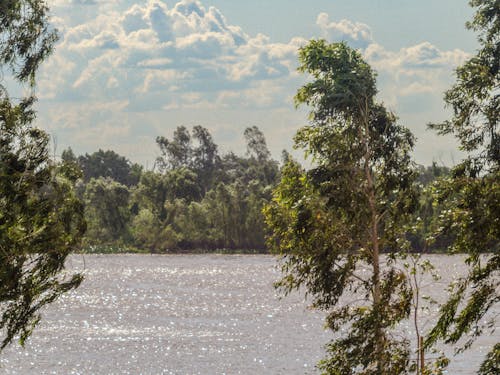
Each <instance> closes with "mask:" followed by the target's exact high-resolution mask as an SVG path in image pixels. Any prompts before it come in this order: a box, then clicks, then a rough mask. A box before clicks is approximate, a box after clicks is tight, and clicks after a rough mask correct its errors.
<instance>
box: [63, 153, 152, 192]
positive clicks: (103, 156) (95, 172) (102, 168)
mask: <svg viewBox="0 0 500 375" xmlns="http://www.w3.org/2000/svg"><path fill="white" fill-rule="evenodd" d="M70 150H71V149H69V150H65V151H64V152H63V155H62V156H64V157H69V156H70V155H69V154H68V152H69V151H70ZM78 164H79V165H80V167H81V168H82V171H83V178H84V181H85V182H88V181H90V179H92V178H99V177H110V178H112V179H113V180H115V181H117V182H119V183H120V184H123V185H126V186H128V187H131V186H134V185H137V183H138V182H139V178H140V176H141V173H142V167H140V166H139V165H138V164H132V163H131V162H130V160H128V159H127V158H126V157H124V156H120V155H118V154H117V153H116V152H114V151H112V150H107V151H103V150H99V151H96V152H94V153H92V154H90V155H89V154H85V155H82V156H79V157H78Z"/></svg>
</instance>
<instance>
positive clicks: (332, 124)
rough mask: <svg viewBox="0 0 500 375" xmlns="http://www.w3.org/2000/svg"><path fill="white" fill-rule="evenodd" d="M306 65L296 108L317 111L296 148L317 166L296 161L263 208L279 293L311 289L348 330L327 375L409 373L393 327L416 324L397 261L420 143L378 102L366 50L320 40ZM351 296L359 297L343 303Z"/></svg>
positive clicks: (404, 343) (308, 49) (335, 346)
mask: <svg viewBox="0 0 500 375" xmlns="http://www.w3.org/2000/svg"><path fill="white" fill-rule="evenodd" d="M299 58H300V62H301V65H300V67H299V70H300V71H302V72H304V73H308V74H310V75H311V76H312V78H313V81H312V82H310V83H307V84H306V85H304V86H303V87H301V88H300V89H299V90H298V93H297V96H296V103H297V105H300V104H307V105H309V106H310V107H312V111H311V114H310V119H311V124H310V125H309V126H306V127H303V128H302V129H300V130H299V131H298V133H297V135H296V137H295V144H296V146H297V147H301V148H304V149H305V150H306V154H307V155H310V156H311V157H312V160H313V167H312V168H311V169H310V170H309V171H304V170H303V169H302V168H301V167H300V166H299V165H298V164H297V163H295V162H293V161H291V162H289V163H288V164H287V166H286V167H285V168H284V170H283V171H282V179H281V182H280V183H279V185H278V187H277V188H276V190H275V192H274V198H273V201H272V203H271V204H270V205H268V206H267V207H266V210H265V215H266V221H267V224H268V225H269V227H270V229H271V235H270V237H269V241H268V243H269V246H270V247H271V248H272V249H273V250H274V251H275V252H277V253H278V254H280V255H281V259H282V271H283V273H284V277H283V279H282V280H281V281H280V282H279V283H278V287H280V288H282V289H283V290H284V291H285V292H290V291H291V290H293V289H298V288H299V287H301V286H304V287H305V288H306V291H307V293H308V294H309V295H311V297H312V299H313V305H314V306H315V307H317V308H321V309H324V310H326V311H328V317H327V326H328V327H329V328H330V329H332V330H333V331H335V332H345V333H344V334H343V335H341V336H340V337H339V338H338V339H336V340H334V341H332V342H331V343H330V344H329V345H328V348H327V349H328V353H329V357H328V358H326V359H325V360H323V361H322V362H321V363H320V365H319V367H320V369H321V370H322V371H323V372H324V373H327V374H354V373H356V374H382V373H390V374H400V373H405V372H406V371H407V369H408V368H409V342H408V340H406V339H404V338H398V337H397V335H394V334H392V329H393V328H394V327H395V326H396V325H397V324H398V323H399V322H400V321H401V320H403V319H406V318H408V316H409V313H410V307H411V298H412V291H411V289H410V287H409V284H408V281H407V279H406V277H405V274H404V272H402V271H401V270H400V269H398V267H396V266H395V264H394V260H395V259H396V258H397V254H398V253H399V252H405V251H406V250H407V247H408V243H407V241H406V229H407V226H406V225H405V223H408V222H409V221H410V218H411V213H412V211H413V210H414V209H415V207H416V205H417V191H416V190H415V189H414V187H413V182H414V180H415V177H416V173H415V171H414V169H413V164H412V162H411V159H410V156H409V152H410V150H411V148H412V146H413V136H412V135H411V133H410V132H409V131H408V130H407V129H406V128H404V127H403V126H401V125H399V124H398V123H397V119H396V117H395V116H394V115H393V114H392V113H390V112H388V111H387V110H386V109H385V108H384V107H383V105H381V104H378V103H376V102H375V94H376V87H375V74H374V73H373V71H372V70H371V68H370V67H369V66H368V64H366V62H364V61H363V59H362V57H361V55H360V54H359V53H358V52H356V51H354V50H352V49H351V48H349V47H348V46H347V45H345V44H343V43H337V44H327V43H326V42H325V41H323V40H312V41H310V42H309V44H307V45H306V46H305V47H303V48H301V50H300V52H299ZM382 251H383V252H386V253H387V254H388V255H387V256H386V261H387V265H386V266H385V267H384V269H381V260H380V254H381V253H382ZM360 268H365V269H367V270H368V272H367V273H361V272H360ZM346 293H349V295H354V296H355V297H354V298H355V299H354V300H353V301H349V302H346V301H344V300H343V299H342V298H343V296H345V294H346ZM344 298H345V297H344Z"/></svg>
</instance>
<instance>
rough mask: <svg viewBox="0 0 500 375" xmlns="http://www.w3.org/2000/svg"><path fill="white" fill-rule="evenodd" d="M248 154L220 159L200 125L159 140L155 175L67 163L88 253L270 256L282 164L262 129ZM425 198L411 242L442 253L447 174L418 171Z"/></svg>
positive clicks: (67, 155) (436, 169)
mask: <svg viewBox="0 0 500 375" xmlns="http://www.w3.org/2000/svg"><path fill="white" fill-rule="evenodd" d="M243 136H244V138H245V141H246V153H245V155H236V154H235V153H233V152H228V153H226V154H220V153H219V151H218V150H219V147H218V145H217V144H215V143H214V140H213V137H212V135H211V134H210V132H209V131H208V130H207V129H206V128H204V127H202V126H199V125H198V126H194V127H193V128H192V129H191V130H189V129H188V128H186V127H184V126H179V127H177V129H176V130H175V131H174V133H173V137H172V138H171V139H169V138H166V137H163V136H159V137H157V139H156V143H157V145H158V148H159V152H160V154H161V156H160V157H159V158H158V159H157V160H156V162H155V165H154V167H153V168H152V170H145V169H144V167H143V166H141V165H139V164H136V163H133V162H131V161H130V160H128V159H127V158H125V157H124V156H121V155H119V154H117V153H116V152H114V151H111V150H107V151H103V150H98V151H96V152H94V153H91V154H88V153H87V154H85V155H80V156H75V155H74V153H73V151H72V150H71V149H70V148H69V149H66V150H64V151H63V152H62V155H61V159H62V161H63V162H65V163H69V164H70V165H71V164H73V166H74V167H75V168H76V169H80V170H81V171H82V176H81V179H80V181H79V183H78V184H77V192H78V195H79V196H80V198H81V199H82V201H83V202H84V205H85V219H86V221H87V232H86V235H85V237H84V245H83V251H86V252H119V251H147V252H154V253H165V252H178V251H241V252H266V251H267V250H266V244H265V237H266V233H265V224H264V218H263V214H262V208H263V207H264V205H265V204H266V203H269V202H270V200H271V198H272V192H273V190H274V189H275V187H276V186H277V184H278V182H279V180H280V165H281V166H284V165H285V164H286V162H287V161H288V160H289V159H290V158H291V156H290V154H289V153H288V152H287V151H283V155H282V159H283V160H281V161H277V160H275V159H273V158H272V156H271V153H270V152H269V150H268V147H267V145H266V140H265V136H264V134H263V133H262V131H261V130H259V128H258V127H255V126H254V127H249V128H247V129H246V130H245V131H244V134H243ZM414 168H415V173H417V174H418V178H417V181H416V186H415V188H416V189H417V191H418V192H419V194H420V200H419V205H418V208H417V209H416V211H415V215H414V219H415V220H414V223H413V226H412V227H409V228H408V239H409V240H410V242H411V244H412V249H413V250H414V251H416V252H427V251H431V252H434V251H440V250H442V249H445V248H446V246H447V241H448V240H447V239H446V238H439V239H438V240H437V241H434V242H432V243H430V242H429V241H427V240H426V238H427V237H428V235H429V233H430V232H431V231H432V230H433V228H432V224H433V223H434V222H435V217H434V216H435V214H436V212H438V210H437V209H436V206H435V205H433V203H432V202H433V199H432V183H433V182H434V181H435V180H436V179H437V178H438V177H445V176H447V175H448V174H449V169H448V168H447V167H444V166H438V165H437V164H433V165H432V166H430V167H424V166H414Z"/></svg>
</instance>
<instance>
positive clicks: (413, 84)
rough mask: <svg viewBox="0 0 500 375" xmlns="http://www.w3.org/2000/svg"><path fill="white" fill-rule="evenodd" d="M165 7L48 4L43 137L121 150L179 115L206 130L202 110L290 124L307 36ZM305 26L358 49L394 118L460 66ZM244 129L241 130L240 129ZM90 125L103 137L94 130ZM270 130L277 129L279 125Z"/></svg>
mask: <svg viewBox="0 0 500 375" xmlns="http://www.w3.org/2000/svg"><path fill="white" fill-rule="evenodd" d="M168 4H171V5H172V6H169V5H168ZM168 4H167V1H166V0H142V1H135V0H52V1H51V3H49V5H50V6H51V7H52V9H53V11H54V14H55V16H54V17H53V19H52V21H53V24H54V25H55V26H56V27H57V28H58V29H59V31H60V34H61V40H60V42H59V43H58V45H57V48H56V52H55V54H54V55H53V56H52V57H51V58H50V59H49V60H48V62H47V63H46V64H45V65H44V68H43V71H42V72H41V74H40V76H39V79H38V83H39V96H40V99H41V102H42V103H48V104H46V105H47V108H50V111H49V112H47V114H46V115H43V116H41V117H43V119H44V121H45V122H46V124H48V125H47V126H48V127H49V129H50V130H55V129H59V130H60V131H62V132H63V134H71V137H70V139H71V140H78V141H79V142H82V144H88V145H90V144H92V142H93V141H92V139H94V138H96V137H101V138H102V137H105V138H106V140H107V141H109V142H113V139H115V138H116V139H118V138H119V139H120V142H121V143H128V144H132V143H133V140H132V139H133V138H132V137H137V138H141V137H142V138H141V139H146V138H147V137H148V136H149V137H150V138H151V139H153V140H154V136H156V135H157V134H158V133H155V134H149V133H147V132H148V131H153V130H151V128H150V127H149V128H148V126H147V125H145V123H146V122H148V123H149V122H150V123H154V124H156V125H155V126H157V128H159V127H160V125H159V124H162V123H163V122H164V120H163V119H164V118H165V117H166V114H167V113H168V114H171V113H177V114H179V113H183V115H186V116H188V117H189V116H191V117H189V118H193V119H201V120H203V121H204V122H203V125H207V126H208V125H209V123H208V121H209V120H208V119H207V116H206V114H207V113H216V112H217V113H218V114H221V113H230V112H231V113H237V112H238V111H240V112H244V113H246V114H247V115H246V117H248V116H250V114H256V113H263V112H259V111H267V112H266V113H271V112H272V113H274V114H276V113H280V114H279V115H267V116H269V117H270V118H271V117H272V118H273V122H272V123H271V122H270V123H268V124H267V125H266V123H259V122H257V123H256V124H257V125H259V126H262V127H263V129H264V130H265V131H266V133H267V132H269V133H272V132H273V131H274V130H273V126H275V124H276V121H277V119H284V118H287V119H290V118H291V117H290V116H292V115H290V116H289V117H286V116H284V115H283V111H289V112H290V113H295V112H293V111H294V110H293V95H294V93H295V91H296V89H297V88H298V87H299V86H300V85H301V84H302V83H303V82H304V80H305V79H307V77H304V76H303V75H302V74H299V73H298V72H297V70H296V68H297V51H298V49H299V48H300V47H301V46H303V45H305V44H306V43H307V40H306V39H304V38H303V37H301V36H295V37H292V38H291V39H290V41H289V42H287V43H277V42H275V41H273V40H272V39H271V38H270V37H268V36H266V35H264V34H257V35H249V34H247V33H246V32H245V31H244V30H243V29H242V28H241V27H240V26H238V25H234V24H231V23H230V22H229V21H228V20H227V19H226V18H225V17H224V15H223V14H222V13H221V12H220V11H219V10H218V9H217V8H215V7H205V6H204V5H203V3H202V2H200V1H198V0H179V1H177V3H174V2H172V1H170V2H169V3H168ZM313 22H314V20H311V23H313ZM316 26H317V34H318V35H317V36H318V37H322V38H325V39H327V40H328V41H329V42H335V41H345V42H347V43H348V44H349V45H351V46H353V47H356V48H359V49H360V50H361V52H362V53H363V55H364V57H365V58H366V59H367V61H368V62H369V63H370V64H371V65H372V67H373V68H374V69H375V70H376V71H377V72H378V73H379V74H378V81H379V89H380V93H381V94H380V95H381V99H382V100H384V101H385V103H386V104H388V105H389V106H390V107H391V108H392V109H394V110H396V111H398V106H399V108H402V107H403V106H406V107H404V108H406V109H405V110H407V111H411V110H412V109H411V108H412V106H414V104H413V103H416V102H422V100H421V99H422V97H424V96H425V98H426V100H433V101H434V102H435V103H439V104H440V103H441V95H442V94H441V93H442V92H443V91H444V90H445V89H446V87H448V86H449V84H450V82H451V73H452V71H453V68H454V67H456V66H457V65H459V64H460V63H462V62H463V61H464V60H465V59H466V58H467V57H468V56H467V54H466V53H464V52H463V51H461V50H448V51H444V50H442V49H439V48H437V47H436V46H434V45H433V44H431V43H429V42H423V43H420V44H417V45H413V46H407V47H405V48H401V49H400V50H398V51H394V50H389V49H386V48H385V47H384V46H382V45H381V44H379V43H377V41H375V40H374V38H373V35H372V30H371V29H370V27H369V26H368V25H366V24H364V23H360V22H356V21H353V20H347V19H341V20H338V19H335V18H334V15H328V14H326V13H320V14H319V15H318V17H317V19H316ZM62 103H63V104H64V106H61V104H62ZM415 108H417V107H416V106H415ZM245 111H246V112H245ZM238 113H239V112H238ZM287 113H288V112H287ZM195 114H197V116H198V117H196V116H195ZM155 116H156V117H155ZM179 116H180V115H179ZM234 116H237V115H234ZM255 116H256V115H255ZM273 116H274V117H273ZM294 116H300V119H298V117H297V118H296V120H293V126H294V127H295V128H296V127H297V126H298V125H299V124H300V123H303V122H304V121H305V120H304V119H305V116H304V113H299V114H298V115H294ZM146 117H147V121H146V120H145V118H146ZM246 117H245V118H244V119H243V120H241V121H242V123H245V121H246ZM292 117H293V116H292ZM179 118H181V119H184V118H185V117H184V116H183V117H178V118H176V119H175V120H171V122H172V124H171V126H172V127H175V126H177V125H179V122H176V120H177V119H179ZM201 120H193V121H201ZM257 120H258V119H257ZM214 121H215V120H214ZM287 121H288V120H287ZM216 122H219V120H217V121H216ZM222 122H224V121H222ZM180 123H185V122H184V120H180ZM247 125H252V124H246V123H245V125H241V126H247ZM99 126H102V127H103V129H105V131H102V132H100V131H99ZM121 126H123V129H125V130H124V131H123V132H122V133H120V132H119V129H120V127H121ZM217 126H219V125H217ZM221 126H222V125H221ZM224 126H226V127H227V126H229V125H228V121H226V122H225V124H224ZM280 126H281V131H285V130H284V129H285V128H286V127H285V125H284V124H282V125H280ZM266 127H267V129H266ZM140 129H142V130H140ZM148 129H149V130H148ZM155 129H156V128H155ZM155 131H156V130H155ZM119 133H120V134H121V135H120V134H119ZM215 133H217V131H216V130H215ZM224 134H226V133H224ZM235 134H240V132H236V133H235ZM288 136H289V138H291V134H288ZM127 137H131V138H130V139H129V138H127ZM116 139H115V143H116V142H117V141H116ZM151 142H152V141H151ZM270 144H271V147H272V143H271V142H270ZM99 147H103V148H104V147H106V146H105V145H102V144H101V145H100V146H99ZM130 147H131V148H133V147H132V146H130ZM116 149H117V150H118V149H119V147H118V146H117V147H116Z"/></svg>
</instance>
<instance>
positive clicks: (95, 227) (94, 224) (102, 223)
mask: <svg viewBox="0 0 500 375" xmlns="http://www.w3.org/2000/svg"><path fill="white" fill-rule="evenodd" d="M129 197H130V192H129V190H128V188H127V187H126V186H125V185H122V184H120V183H119V182H117V181H114V180H112V179H110V178H109V177H108V178H103V177H99V178H97V179H94V178H93V179H91V180H90V182H89V183H88V184H87V186H86V189H85V194H84V201H85V218H86V219H87V222H88V231H87V238H88V242H97V243H104V244H110V243H116V242H118V243H119V242H122V243H123V241H125V240H126V239H127V237H128V221H129V218H130V211H129V205H128V203H129Z"/></svg>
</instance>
